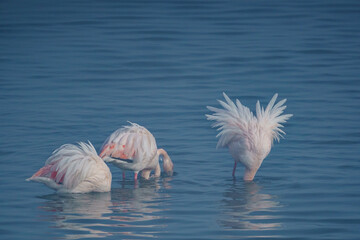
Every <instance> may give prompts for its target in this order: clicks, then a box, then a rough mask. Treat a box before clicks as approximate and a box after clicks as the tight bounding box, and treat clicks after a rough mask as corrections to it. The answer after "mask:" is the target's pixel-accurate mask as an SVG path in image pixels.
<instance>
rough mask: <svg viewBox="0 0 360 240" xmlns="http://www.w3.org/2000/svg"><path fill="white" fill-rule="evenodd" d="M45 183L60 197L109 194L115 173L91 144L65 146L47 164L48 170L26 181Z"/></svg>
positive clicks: (41, 170)
mask: <svg viewBox="0 0 360 240" xmlns="http://www.w3.org/2000/svg"><path fill="white" fill-rule="evenodd" d="M26 180H27V181H34V182H40V183H44V184H45V185H46V186H48V187H50V188H52V189H55V190H57V191H58V192H60V193H88V192H109V191H110V189H111V172H110V169H109V167H108V166H107V165H106V164H105V163H104V161H103V160H102V159H101V158H100V157H99V156H98V155H97V152H96V150H95V148H94V146H93V145H92V144H91V143H90V142H89V143H88V144H87V143H83V142H80V143H79V146H75V145H73V144H65V145H62V146H61V147H59V148H58V149H56V150H55V151H54V152H53V153H52V155H51V156H50V157H49V158H48V159H47V160H46V162H45V166H44V167H42V168H41V169H40V170H39V171H37V172H36V173H35V174H34V175H33V176H32V177H30V178H28V179H26Z"/></svg>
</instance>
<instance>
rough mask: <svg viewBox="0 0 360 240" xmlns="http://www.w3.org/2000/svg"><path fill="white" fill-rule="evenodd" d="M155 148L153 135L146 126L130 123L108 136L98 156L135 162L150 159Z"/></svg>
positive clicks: (153, 154)
mask: <svg viewBox="0 0 360 240" xmlns="http://www.w3.org/2000/svg"><path fill="white" fill-rule="evenodd" d="M156 150H157V146H156V141H155V138H154V136H153V135H152V134H151V133H150V132H149V131H148V130H147V129H146V128H144V127H142V126H140V125H138V124H135V123H131V125H130V126H125V127H122V128H120V129H118V130H116V131H115V132H114V133H112V134H111V135H110V136H109V137H108V139H107V140H106V141H105V142H104V144H103V146H102V148H101V150H100V157H102V158H104V159H105V157H110V158H118V159H121V160H122V161H124V160H125V161H126V162H128V163H132V164H137V163H139V162H141V161H143V160H144V159H152V158H153V157H154V156H155V154H156Z"/></svg>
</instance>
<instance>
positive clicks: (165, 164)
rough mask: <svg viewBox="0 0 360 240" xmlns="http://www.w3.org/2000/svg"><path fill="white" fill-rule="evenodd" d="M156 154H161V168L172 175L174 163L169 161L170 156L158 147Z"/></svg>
mask: <svg viewBox="0 0 360 240" xmlns="http://www.w3.org/2000/svg"><path fill="white" fill-rule="evenodd" d="M158 154H159V155H162V156H163V169H164V171H165V173H166V174H167V175H169V176H172V175H173V173H174V164H173V162H172V161H171V158H170V157H169V155H168V154H167V152H166V151H165V150H164V149H162V148H161V149H158Z"/></svg>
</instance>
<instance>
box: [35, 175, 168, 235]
mask: <svg viewBox="0 0 360 240" xmlns="http://www.w3.org/2000/svg"><path fill="white" fill-rule="evenodd" d="M122 184H123V185H122V186H121V187H120V188H113V189H112V191H111V192H109V193H91V194H72V195H58V194H52V195H46V196H42V197H40V198H43V199H45V200H46V201H45V202H44V203H42V206H40V208H41V209H42V210H44V211H46V212H47V214H46V215H42V216H41V218H42V220H43V221H48V222H54V224H55V226H53V227H55V229H57V230H56V231H59V230H60V232H59V235H60V236H61V238H65V239H81V238H105V237H109V236H119V237H120V238H121V236H123V237H125V236H126V238H132V237H135V238H138V237H140V238H142V239H144V238H158V237H159V236H158V233H160V232H163V229H164V228H165V227H166V220H165V217H164V216H166V214H165V213H163V212H164V211H167V202H168V201H167V198H169V195H168V194H166V193H164V192H163V191H159V190H161V189H163V188H164V189H165V188H169V187H170V188H171V183H170V180H169V178H165V179H163V178H162V179H154V180H150V181H144V182H142V181H140V182H139V184H138V185H137V186H136V187H134V183H133V181H129V182H126V181H125V182H122Z"/></svg>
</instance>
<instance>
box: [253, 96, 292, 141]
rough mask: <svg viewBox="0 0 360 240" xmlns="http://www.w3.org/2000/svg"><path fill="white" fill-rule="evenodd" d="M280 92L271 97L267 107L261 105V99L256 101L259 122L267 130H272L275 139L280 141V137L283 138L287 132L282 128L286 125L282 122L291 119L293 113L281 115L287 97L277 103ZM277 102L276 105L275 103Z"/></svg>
mask: <svg viewBox="0 0 360 240" xmlns="http://www.w3.org/2000/svg"><path fill="white" fill-rule="evenodd" d="M277 97H278V94H277V93H276V94H274V96H273V97H272V98H271V100H270V102H269V104H268V105H267V107H266V109H264V108H263V107H261V106H260V101H257V103H256V117H257V120H258V123H259V126H261V127H262V128H263V129H264V130H265V131H266V130H267V131H271V133H272V136H273V139H275V140H277V141H280V137H281V138H283V135H285V134H286V133H285V132H284V131H283V130H282V129H280V128H282V127H284V126H283V125H282V123H285V122H286V121H287V120H289V119H290V118H291V117H292V116H293V115H292V114H284V115H281V114H282V113H283V112H284V110H285V109H286V106H285V105H284V104H285V102H286V99H283V100H281V101H279V102H278V103H276V104H275V102H276V99H277ZM274 104H275V105H274Z"/></svg>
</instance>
